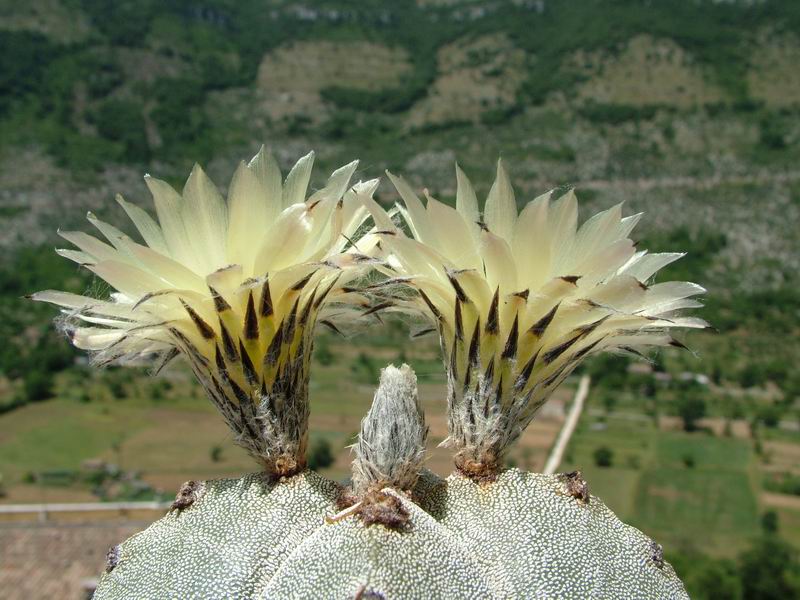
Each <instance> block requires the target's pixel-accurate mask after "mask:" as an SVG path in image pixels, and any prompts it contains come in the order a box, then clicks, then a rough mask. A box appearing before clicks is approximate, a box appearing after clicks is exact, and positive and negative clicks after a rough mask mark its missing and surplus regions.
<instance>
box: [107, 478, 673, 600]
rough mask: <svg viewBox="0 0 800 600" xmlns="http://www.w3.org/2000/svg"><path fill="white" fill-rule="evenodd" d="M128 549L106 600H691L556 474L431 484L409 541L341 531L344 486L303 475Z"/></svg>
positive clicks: (188, 514) (358, 525)
mask: <svg viewBox="0 0 800 600" xmlns="http://www.w3.org/2000/svg"><path fill="white" fill-rule="evenodd" d="M204 487H205V492H204V493H201V494H200V495H199V498H198V499H197V500H196V501H195V502H193V503H192V504H191V505H189V506H187V507H186V508H183V509H180V510H179V509H175V510H172V511H171V512H170V513H169V514H167V515H166V516H165V517H163V518H162V519H161V520H159V521H157V522H156V523H154V524H153V525H152V526H150V527H149V528H148V529H147V530H145V531H143V532H142V533H139V534H137V535H135V536H133V537H132V538H130V539H129V540H128V541H126V542H124V543H123V544H122V545H121V546H120V548H119V553H118V560H117V563H116V565H115V566H114V567H113V568H111V569H109V570H108V572H107V573H106V574H105V575H104V576H103V578H102V579H101V581H100V585H99V587H98V589H97V592H96V595H95V598H96V599H97V600H120V599H123V598H124V599H128V598H152V599H158V598H259V599H271V598H276V599H277V598H281V599H286V598H297V599H300V598H319V599H327V598H329V599H331V600H333V599H337V600H338V599H349V598H387V599H394V598H648V599H651V598H670V599H673V598H686V597H687V596H686V592H685V590H684V588H683V585H682V584H681V582H680V580H679V579H678V578H677V576H676V575H675V572H674V571H673V570H672V568H671V567H670V566H669V564H667V563H665V562H663V561H662V560H661V559H660V557H659V556H657V553H658V552H657V550H658V547H657V546H656V545H655V544H654V543H653V542H652V541H651V540H650V539H649V538H648V537H647V536H645V535H644V534H642V533H641V532H640V531H638V530H637V529H634V528H633V527H629V526H627V525H625V524H623V523H621V522H620V521H619V520H618V519H617V518H616V516H614V514H613V513H612V512H611V511H610V510H609V509H608V508H606V506H605V505H604V504H603V503H602V502H601V501H600V500H599V499H598V498H595V497H591V498H590V500H589V502H588V503H584V502H582V501H581V500H580V499H576V498H574V497H572V496H571V495H570V494H569V493H568V490H567V488H566V487H565V485H564V482H563V479H562V478H561V477H559V476H557V475H555V476H549V475H540V474H532V473H525V472H523V471H519V470H517V469H510V470H508V471H505V472H503V473H501V474H500V475H499V476H498V478H497V480H496V481H494V482H489V483H484V484H478V483H475V482H473V481H472V480H470V479H468V478H466V477H463V476H461V475H452V476H451V477H449V478H448V479H447V480H442V479H440V478H438V477H436V476H435V475H433V474H432V473H430V472H427V471H426V472H424V473H423V475H422V477H421V478H420V481H419V482H418V483H417V486H416V488H415V490H414V493H413V495H412V497H413V498H414V499H415V500H416V501H415V502H414V501H412V500H411V499H410V498H409V496H407V495H406V494H403V493H402V492H397V491H395V490H389V489H387V490H386V492H387V493H388V494H392V495H393V496H395V497H397V498H398V499H399V500H400V502H401V503H402V506H403V508H404V509H405V510H406V511H407V513H408V523H407V525H406V526H405V527H404V528H402V529H401V530H393V529H390V528H388V527H385V526H383V525H380V524H376V525H370V526H367V525H365V524H364V523H363V522H362V520H360V519H358V518H357V517H356V516H347V517H345V518H342V519H340V520H338V521H336V522H332V523H330V522H327V523H326V520H325V518H326V517H327V516H330V515H332V514H334V513H335V512H336V511H337V507H336V499H337V496H338V494H339V493H340V490H341V489H342V488H341V487H340V486H339V485H338V484H336V483H334V482H332V481H329V480H327V479H325V478H323V477H321V476H319V475H317V474H315V473H312V472H305V473H303V474H301V475H297V476H294V477H291V478H287V479H286V480H284V481H279V482H276V483H269V482H266V481H265V479H264V478H263V476H261V475H257V474H254V475H247V476H245V477H243V478H242V479H239V480H219V481H209V482H207V483H206V484H205V485H204Z"/></svg>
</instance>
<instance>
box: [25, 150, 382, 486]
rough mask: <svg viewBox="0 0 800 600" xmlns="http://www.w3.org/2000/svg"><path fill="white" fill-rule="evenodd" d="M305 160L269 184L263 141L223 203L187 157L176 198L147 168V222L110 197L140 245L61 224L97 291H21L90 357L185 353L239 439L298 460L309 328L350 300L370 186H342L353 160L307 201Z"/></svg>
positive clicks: (333, 317)
mask: <svg viewBox="0 0 800 600" xmlns="http://www.w3.org/2000/svg"><path fill="white" fill-rule="evenodd" d="M313 162H314V154H313V153H309V154H308V155H306V156H304V157H303V158H301V159H300V160H299V161H298V162H297V164H296V165H295V166H294V167H293V168H292V169H291V171H290V172H289V174H288V176H287V177H286V179H285V181H282V176H281V172H280V169H279V168H278V165H277V163H276V162H275V160H274V158H273V157H272V156H271V154H269V153H268V152H266V151H265V149H264V148H263V147H262V149H261V151H260V152H259V153H258V154H257V155H256V156H255V157H254V158H253V159H252V160H251V161H250V162H249V163H247V164H245V163H244V162H242V163H241V164H240V165H239V167H238V169H237V170H236V172H235V174H234V176H233V180H232V181H231V184H230V187H229V191H228V201H227V202H226V201H225V200H224V199H223V197H222V196H221V195H220V193H219V192H218V191H217V188H216V187H215V186H214V184H213V183H212V182H211V180H210V179H209V178H208V177H207V176H206V174H205V173H204V172H203V170H202V169H201V168H200V167H199V166H195V168H194V169H193V170H192V173H191V175H190V176H189V179H188V180H187V182H186V185H185V186H184V188H183V193H182V194H179V193H178V192H176V191H175V190H174V189H173V188H172V187H171V186H170V185H169V184H167V183H166V182H164V181H160V180H158V179H155V178H153V177H150V176H146V182H147V186H148V187H149V189H150V192H151V193H152V195H153V200H154V203H155V209H156V214H157V220H155V219H153V218H152V217H151V216H150V215H149V214H148V213H147V212H146V211H145V210H143V209H142V208H140V207H138V206H136V205H134V204H131V203H129V202H127V201H125V200H124V199H123V198H122V197H118V198H117V201H118V202H119V204H120V205H121V206H122V208H123V209H124V210H125V212H126V213H127V214H128V216H129V217H130V219H131V220H132V221H133V223H134V225H135V226H136V229H137V230H138V231H139V234H140V235H141V237H142V240H143V243H139V242H136V241H134V240H132V239H131V238H130V237H128V236H127V235H125V234H124V233H122V232H121V231H120V230H119V229H117V228H116V227H114V226H112V225H109V224H107V223H104V222H103V221H100V220H98V219H97V218H96V217H95V216H94V215H92V214H89V216H88V219H89V221H90V222H91V223H92V225H94V226H95V227H96V228H97V229H98V230H99V231H100V233H101V234H102V235H103V237H105V239H106V240H107V241H101V240H100V239H97V238H95V237H92V236H90V235H88V234H86V233H83V232H60V235H61V236H62V237H63V238H65V239H66V240H68V241H69V242H71V243H72V244H74V245H75V246H77V248H78V250H74V249H69V250H58V252H59V254H61V255H63V256H65V257H66V258H69V259H71V260H74V261H75V262H77V263H79V264H81V265H82V266H84V267H86V268H87V269H89V270H91V271H92V272H94V273H95V274H96V275H97V276H99V277H100V278H102V279H103V280H105V281H106V282H107V283H108V284H109V285H110V286H111V287H112V288H113V289H114V291H112V292H111V294H110V297H109V298H107V299H105V298H92V297H88V296H80V295H75V294H68V293H65V292H59V291H53V290H48V291H43V292H38V293H36V294H34V295H33V299H35V300H40V301H45V302H50V303H53V304H56V305H58V306H60V307H62V310H63V312H64V313H65V317H64V319H63V323H64V328H65V330H66V331H67V332H68V333H69V335H70V338H71V340H72V342H73V343H74V344H75V346H77V347H78V348H81V349H84V350H88V351H91V352H92V353H94V360H95V362H96V363H98V364H111V363H122V362H131V361H141V360H152V359H154V358H155V359H156V364H157V368H160V366H163V364H165V363H166V362H168V361H169V360H171V359H172V358H174V357H175V356H177V355H179V354H182V355H184V356H185V357H186V358H187V359H188V361H189V364H190V365H191V367H192V369H193V371H194V372H195V374H196V375H197V377H198V379H199V380H200V382H201V383H202V384H203V386H204V387H205V389H206V391H207V392H208V395H209V397H210V398H211V399H212V401H213V402H214V403H215V404H216V405H217V407H218V408H219V410H220V412H221V413H222V415H223V416H224V418H225V420H226V421H227V423H228V424H229V425H230V426H231V428H232V429H233V430H234V431H235V432H236V434H237V439H238V441H239V443H241V444H242V445H243V446H245V448H247V449H248V451H250V453H251V454H253V455H254V456H256V457H258V458H259V459H261V460H263V461H265V462H266V463H268V464H269V465H270V466H271V467H275V466H276V465H275V463H276V461H278V462H281V465H279V467H278V471H282V470H284V469H286V470H289V471H291V470H294V469H296V468H301V467H302V466H303V465H302V463H303V461H304V456H305V445H306V438H307V421H308V401H307V384H308V362H309V359H310V355H311V347H312V344H313V339H312V332H313V329H314V327H315V325H316V324H317V323H323V324H325V325H328V326H330V327H332V328H335V329H336V328H337V327H338V325H337V323H341V321H342V320H346V319H347V318H348V315H349V314H354V312H353V311H348V310H347V309H348V307H349V306H351V305H354V304H355V305H358V304H360V303H363V300H364V299H363V297H362V296H360V295H358V294H357V293H353V292H352V291H349V288H346V286H347V284H348V283H349V282H351V281H352V280H353V279H354V278H356V277H358V276H359V275H360V274H361V273H362V272H363V271H364V270H365V269H366V268H368V266H369V264H370V262H371V260H370V259H369V258H368V257H366V256H364V255H362V254H359V253H358V252H357V251H356V249H355V248H353V247H351V246H350V242H349V241H348V240H349V239H350V238H351V236H353V234H354V233H355V232H356V231H357V230H358V228H359V227H360V225H361V224H362V222H363V221H364V219H365V218H366V216H367V211H366V209H365V208H364V200H363V199H362V198H361V197H362V196H370V195H371V194H372V193H373V191H374V190H375V188H376V187H377V180H373V181H368V182H365V183H361V182H359V183H358V184H356V185H354V186H352V187H350V179H351V177H352V175H353V173H354V171H355V169H356V167H357V164H358V162H357V161H354V162H351V163H350V164H348V165H345V166H344V167H342V168H340V169H338V170H336V171H335V172H334V173H333V174H332V175H331V176H330V178H329V179H328V182H327V184H326V185H325V186H324V187H323V188H322V189H320V190H319V191H316V192H314V193H312V194H311V195H310V196H309V197H306V196H307V189H308V185H309V180H310V176H311V169H312V165H313ZM349 246H350V247H349ZM293 461H294V462H296V463H298V464H294V465H292V464H290V463H292V462H293Z"/></svg>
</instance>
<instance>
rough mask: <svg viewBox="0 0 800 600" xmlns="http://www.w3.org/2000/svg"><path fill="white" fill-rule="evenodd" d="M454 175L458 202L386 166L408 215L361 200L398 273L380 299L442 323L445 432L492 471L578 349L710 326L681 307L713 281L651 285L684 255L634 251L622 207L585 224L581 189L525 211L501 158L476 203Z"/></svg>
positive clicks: (470, 467)
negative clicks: (419, 191) (420, 188)
mask: <svg viewBox="0 0 800 600" xmlns="http://www.w3.org/2000/svg"><path fill="white" fill-rule="evenodd" d="M456 175H457V184H458V185H457V195H456V207H455V208H453V207H451V206H448V205H446V204H444V203H442V202H439V201H437V200H436V199H434V198H432V197H430V195H428V194H427V191H426V195H427V204H423V202H422V201H421V200H420V199H419V198H418V197H417V195H416V194H415V193H414V191H413V190H412V188H411V187H410V186H409V185H408V184H407V183H406V182H405V181H404V180H403V179H401V178H399V177H394V176H393V175H391V174H389V177H390V178H391V179H392V181H393V183H394V185H395V187H396V188H397V190H398V192H399V193H400V196H401V197H402V199H403V205H399V206H398V207H397V213H398V215H399V217H400V218H401V220H402V224H398V223H397V222H395V221H393V219H392V216H393V215H391V214H390V213H388V212H386V211H384V210H383V209H382V208H381V207H380V206H379V205H378V204H377V203H375V202H374V201H373V200H372V199H366V200H365V201H366V202H367V203H368V206H369V208H370V212H371V213H372V216H373V219H374V221H375V227H376V230H375V232H374V234H373V235H374V237H376V238H377V239H378V240H379V242H378V243H377V244H376V246H375V248H376V249H377V250H378V253H379V255H380V257H381V259H382V260H383V261H385V263H386V264H388V265H389V267H390V268H389V269H383V270H384V272H385V273H386V274H388V275H389V279H388V280H387V281H385V282H384V283H383V285H376V286H373V287H374V291H375V293H376V294H377V295H378V296H379V300H378V302H379V303H380V306H381V307H382V308H384V309H387V310H400V311H408V312H417V313H419V312H421V313H423V314H424V315H426V316H427V317H428V318H429V319H430V321H431V322H432V327H433V328H434V329H435V330H438V333H439V336H440V341H441V346H442V350H443V353H444V361H445V366H446V368H447V373H448V415H449V417H448V421H449V423H448V424H449V438H448V442H449V443H450V444H451V445H453V446H454V447H455V448H456V450H457V456H456V462H457V464H458V465H459V466H460V467H461V468H462V469H464V470H465V471H468V472H475V473H478V474H479V473H480V472H481V471H482V470H487V471H488V472H493V471H496V469H497V468H498V467H499V466H500V465H501V464H502V459H503V456H504V454H505V453H506V451H507V449H508V447H509V445H510V444H511V443H512V442H513V441H514V440H516V439H517V438H518V437H519V435H520V434H521V432H522V431H523V430H524V429H525V428H526V427H527V426H528V424H529V423H530V421H531V419H532V418H533V416H534V414H535V412H536V411H537V410H538V409H539V408H540V407H541V406H542V404H543V403H544V402H545V401H546V400H547V399H548V398H549V397H550V395H551V393H552V392H553V390H554V389H555V388H556V387H557V386H558V385H559V384H560V383H561V382H562V381H563V380H564V379H565V378H566V377H567V376H568V375H569V374H570V373H571V372H572V371H573V370H574V369H575V367H577V366H578V365H579V364H580V363H581V361H582V360H583V359H585V358H587V357H588V356H591V355H593V354H596V353H599V352H603V351H615V352H634V353H638V349H641V348H644V347H650V346H665V345H670V344H672V345H676V344H678V342H676V341H675V340H674V339H673V338H672V337H671V336H670V335H669V334H668V333H667V331H668V330H669V329H672V328H675V327H698V328H702V327H705V326H706V324H705V322H703V321H702V320H700V319H696V318H692V317H684V316H680V311H681V310H682V309H686V308H693V307H696V306H699V303H698V302H696V301H695V300H693V299H691V297H692V296H695V295H698V294H701V293H703V292H704V290H703V288H701V287H700V286H698V285H695V284H693V283H686V282H666V283H653V276H654V274H655V273H656V272H657V271H658V270H659V269H661V268H662V267H664V266H666V265H668V264H669V263H671V262H673V261H674V260H676V259H678V258H680V257H681V256H682V255H681V254H676V253H668V254H651V253H648V252H647V251H644V250H637V249H636V247H635V244H634V242H633V241H632V240H631V239H630V233H631V230H632V229H633V227H634V226H635V225H636V223H637V221H638V220H639V217H640V215H633V216H628V217H623V216H622V206H621V205H617V206H614V207H612V208H610V209H608V210H606V211H604V212H601V213H599V214H597V215H595V216H593V217H592V218H590V219H589V220H588V221H586V222H585V223H583V225H582V226H580V227H578V203H577V200H576V197H575V194H574V193H573V192H572V191H567V192H566V193H563V194H557V193H555V192H554V191H551V192H549V193H547V194H544V195H542V196H540V197H538V198H536V199H535V200H533V201H531V202H529V203H528V204H527V205H525V206H524V208H523V209H522V211H521V212H520V213H519V214H518V213H517V204H516V200H515V195H514V190H513V188H512V186H511V183H510V180H509V178H508V175H507V173H506V171H505V169H504V167H503V164H502V162H498V167H497V177H496V179H495V181H494V184H493V185H492V187H491V190H490V192H489V194H488V197H487V199H486V203H485V206H484V209H483V212H482V213H481V212H480V211H479V209H478V201H477V197H476V194H475V191H474V189H473V187H472V185H471V183H470V182H469V180H468V179H467V177H466V175H465V174H464V173H463V172H462V171H461V170H460V169H459V168H458V167H456ZM401 225H402V226H401ZM406 232H408V234H407V233H406ZM393 284H397V287H394V286H393ZM398 287H399V290H398ZM386 290H389V291H386ZM409 291H411V292H413V293H409ZM381 295H383V297H381Z"/></svg>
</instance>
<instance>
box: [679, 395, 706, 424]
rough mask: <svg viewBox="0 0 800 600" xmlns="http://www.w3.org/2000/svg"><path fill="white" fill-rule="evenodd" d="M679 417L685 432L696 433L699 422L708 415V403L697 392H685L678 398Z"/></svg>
mask: <svg viewBox="0 0 800 600" xmlns="http://www.w3.org/2000/svg"><path fill="white" fill-rule="evenodd" d="M677 409H678V416H679V417H680V418H681V419H682V420H683V430H684V431H696V430H697V421H698V420H700V419H702V418H703V417H704V416H705V415H706V402H705V400H703V398H702V397H701V396H700V395H699V394H698V393H696V392H688V391H687V392H684V393H682V394H681V395H680V396H679V398H678V403H677Z"/></svg>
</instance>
